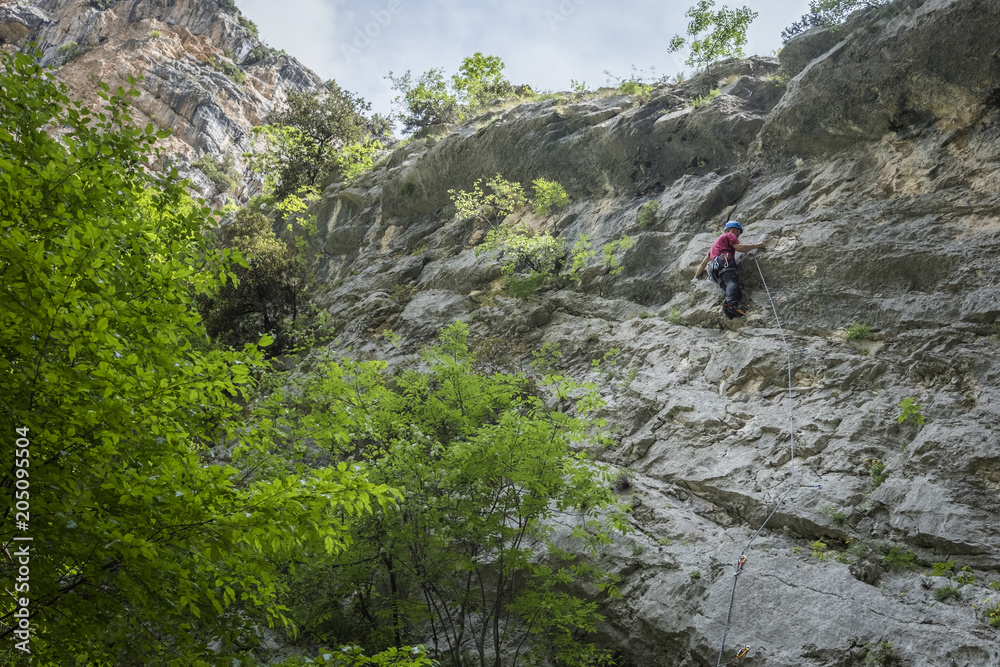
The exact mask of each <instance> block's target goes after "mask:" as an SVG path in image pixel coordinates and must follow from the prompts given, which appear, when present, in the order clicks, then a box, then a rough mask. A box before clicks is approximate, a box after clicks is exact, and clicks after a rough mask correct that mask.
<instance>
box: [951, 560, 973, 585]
mask: <svg viewBox="0 0 1000 667" xmlns="http://www.w3.org/2000/svg"><path fill="white" fill-rule="evenodd" d="M955 582H956V583H958V585H960V586H965V585H966V584H974V583H976V575H975V574H973V572H972V570H971V569H970V568H969V566H968V565H966V566H964V567H963V568H962V571H961V572H959V573H958V574H956V575H955Z"/></svg>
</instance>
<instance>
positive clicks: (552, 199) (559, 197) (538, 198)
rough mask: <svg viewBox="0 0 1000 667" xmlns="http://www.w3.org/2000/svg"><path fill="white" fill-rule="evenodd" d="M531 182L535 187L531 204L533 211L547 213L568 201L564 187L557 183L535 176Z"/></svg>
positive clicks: (541, 213)
mask: <svg viewBox="0 0 1000 667" xmlns="http://www.w3.org/2000/svg"><path fill="white" fill-rule="evenodd" d="M531 184H532V185H533V186H534V188H535V200H534V202H533V203H532V206H533V207H534V209H535V213H537V214H539V215H548V214H549V213H551V212H552V211H554V210H555V209H557V208H562V207H563V206H565V205H566V204H568V203H569V195H568V194H566V188H564V187H563V186H562V185H560V184H559V183H557V182H556V181H550V180H547V179H544V178H536V179H535V180H534V181H532V182H531Z"/></svg>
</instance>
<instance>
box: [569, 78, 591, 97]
mask: <svg viewBox="0 0 1000 667" xmlns="http://www.w3.org/2000/svg"><path fill="white" fill-rule="evenodd" d="M569 89H570V90H572V91H573V92H574V93H577V94H580V93H585V92H587V83H586V82H585V81H577V80H576V79H570V80H569Z"/></svg>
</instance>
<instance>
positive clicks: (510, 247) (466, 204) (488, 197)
mask: <svg viewBox="0 0 1000 667" xmlns="http://www.w3.org/2000/svg"><path fill="white" fill-rule="evenodd" d="M484 180H485V179H482V178H481V179H479V180H478V181H476V183H475V184H474V185H473V188H472V190H471V191H470V192H466V191H464V190H457V191H456V190H449V191H448V194H449V195H450V196H451V200H452V202H454V204H455V210H456V217H457V218H459V219H462V220H470V219H471V220H474V221H476V222H477V223H478V224H482V225H484V226H489V227H490V230H489V231H488V232H487V234H486V239H485V241H484V242H483V243H482V244H481V245H479V246H478V247H476V256H479V255H481V254H483V253H486V252H493V251H497V252H499V253H500V255H501V257H502V258H503V261H502V264H501V269H502V271H503V272H504V273H505V274H506V275H507V276H513V275H514V273H515V271H517V270H518V269H519V268H520V267H526V268H527V269H528V271H529V276H528V277H527V278H526V279H521V280H520V281H513V282H511V281H510V280H508V288H513V289H514V290H515V291H516V292H518V293H519V294H520V295H522V296H526V295H529V294H533V293H534V291H535V290H536V289H537V288H538V287H539V286H540V285H541V284H542V283H543V282H546V281H550V280H552V279H553V278H555V269H556V264H557V263H558V262H559V261H560V260H561V259H562V257H563V255H564V254H565V253H566V241H565V240H564V239H561V238H556V237H554V236H552V235H551V234H548V233H545V232H539V231H537V230H534V229H531V228H530V227H528V226H527V225H524V224H517V225H514V226H505V225H502V224H500V223H501V222H502V221H503V219H504V218H506V217H507V216H508V215H510V214H511V213H512V212H513V211H514V209H516V208H517V207H519V206H522V205H524V204H525V203H526V199H525V196H524V190H523V189H522V188H521V185H520V184H518V183H511V182H510V181H507V180H505V179H504V178H503V177H502V176H500V175H499V174H497V175H496V176H495V177H493V178H492V179H490V180H488V181H486V182H485V183H484ZM539 180H542V179H539ZM537 182H538V181H536V184H537ZM555 185H558V184H555ZM484 187H485V188H488V189H489V191H488V192H487V191H484ZM549 204H550V205H551V201H550V202H549ZM535 273H537V274H538V276H535V275H531V274H535Z"/></svg>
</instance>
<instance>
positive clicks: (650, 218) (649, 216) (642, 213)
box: [636, 199, 660, 229]
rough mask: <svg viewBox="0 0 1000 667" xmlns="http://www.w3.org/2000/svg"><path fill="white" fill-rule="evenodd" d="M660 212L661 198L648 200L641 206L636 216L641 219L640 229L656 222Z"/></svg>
mask: <svg viewBox="0 0 1000 667" xmlns="http://www.w3.org/2000/svg"><path fill="white" fill-rule="evenodd" d="M659 214H660V202H659V200H655V199H654V200H652V201H648V202H646V203H645V204H643V205H642V206H640V207H639V213H638V214H637V215H636V217H637V218H638V220H639V229H646V228H647V227H649V226H650V225H652V224H654V223H655V222H656V217H657V216H658V215H659Z"/></svg>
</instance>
